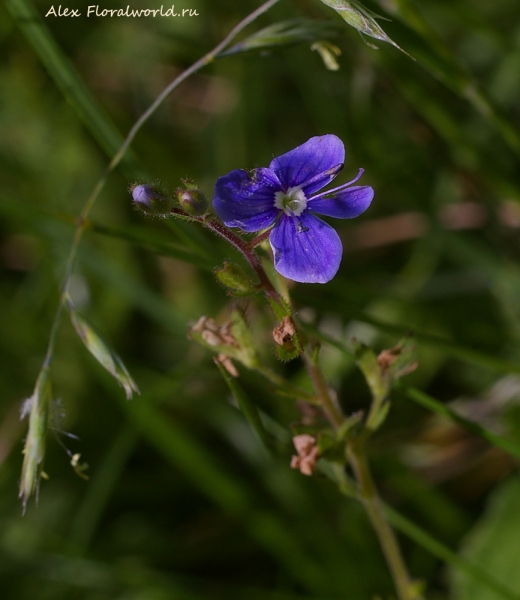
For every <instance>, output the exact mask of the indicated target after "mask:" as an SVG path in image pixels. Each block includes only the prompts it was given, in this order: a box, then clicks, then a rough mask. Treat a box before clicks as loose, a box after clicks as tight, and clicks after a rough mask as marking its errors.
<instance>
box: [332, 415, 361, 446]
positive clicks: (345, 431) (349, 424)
mask: <svg viewBox="0 0 520 600" xmlns="http://www.w3.org/2000/svg"><path fill="white" fill-rule="evenodd" d="M362 420H363V411H362V410H359V411H358V412H355V413H354V414H352V415H350V417H347V418H346V419H345V420H344V421H343V423H342V424H341V425H340V426H339V427H338V429H337V430H336V439H337V440H338V441H345V440H347V439H348V437H349V435H351V434H352V433H353V432H354V431H355V430H356V429H358V426H359V424H360V423H361V421H362Z"/></svg>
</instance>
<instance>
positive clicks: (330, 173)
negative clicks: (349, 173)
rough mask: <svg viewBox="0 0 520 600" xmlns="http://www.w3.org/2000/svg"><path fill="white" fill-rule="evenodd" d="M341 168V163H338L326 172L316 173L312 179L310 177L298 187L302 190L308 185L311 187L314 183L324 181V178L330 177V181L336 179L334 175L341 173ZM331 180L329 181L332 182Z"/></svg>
mask: <svg viewBox="0 0 520 600" xmlns="http://www.w3.org/2000/svg"><path fill="white" fill-rule="evenodd" d="M343 167H344V165H343V163H339V164H337V165H335V166H334V167H331V168H330V169H328V170H327V171H323V173H318V174H317V175H315V176H314V177H311V178H310V179H308V180H307V181H305V182H304V183H302V184H301V185H300V187H302V188H304V187H307V186H309V185H312V184H313V183H314V182H315V181H320V180H321V179H324V178H325V177H326V176H331V177H332V179H334V178H335V177H336V175H337V174H338V173H339V172H340V171H341V169H343ZM332 179H331V181H332Z"/></svg>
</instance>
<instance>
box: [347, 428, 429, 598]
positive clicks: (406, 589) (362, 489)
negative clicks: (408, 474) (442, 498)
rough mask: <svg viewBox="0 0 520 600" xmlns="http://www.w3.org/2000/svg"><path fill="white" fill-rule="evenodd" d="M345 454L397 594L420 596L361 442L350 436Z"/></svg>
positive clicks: (399, 596) (411, 596) (407, 596)
mask: <svg viewBox="0 0 520 600" xmlns="http://www.w3.org/2000/svg"><path fill="white" fill-rule="evenodd" d="M348 457H349V462H350V465H351V466H352V469H353V471H354V474H355V476H356V480H357V482H358V484H359V496H360V500H361V502H362V503H363V506H364V507H365V510H366V511H367V515H368V518H369V519H370V522H371V524H372V527H373V528H374V531H375V532H376V535H377V537H378V539H379V544H380V545H381V549H382V551H383V554H384V556H385V559H386V563H387V565H388V568H389V569H390V573H391V574H392V578H393V580H394V585H395V588H396V591H397V595H398V598H399V600H419V598H420V595H419V594H418V591H417V589H416V587H415V586H414V583H413V582H412V581H411V579H410V576H409V575H408V571H407V568H406V565H405V563H404V560H403V557H402V555H401V550H400V548H399V544H398V542H397V538H396V536H395V533H394V531H393V530H392V528H391V527H390V525H389V524H388V521H387V520H386V517H385V514H384V508H383V504H382V502H381V500H380V498H379V495H378V493H377V488H376V486H375V483H374V480H373V478H372V474H371V472H370V468H369V466H368V462H367V459H366V455H365V449H364V443H363V442H362V441H358V440H356V439H354V440H351V442H350V443H349V446H348Z"/></svg>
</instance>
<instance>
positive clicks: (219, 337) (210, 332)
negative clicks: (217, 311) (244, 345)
mask: <svg viewBox="0 0 520 600" xmlns="http://www.w3.org/2000/svg"><path fill="white" fill-rule="evenodd" d="M191 331H194V332H196V333H200V335H201V337H202V339H203V340H204V341H205V342H206V343H207V344H208V345H209V346H221V345H227V346H238V343H237V341H236V339H235V337H234V336H233V334H232V333H231V322H230V321H227V322H226V323H224V325H222V326H220V325H217V323H216V322H215V321H214V319H212V318H211V317H201V318H200V319H199V320H198V321H197V323H195V325H194V326H193V327H192V328H191Z"/></svg>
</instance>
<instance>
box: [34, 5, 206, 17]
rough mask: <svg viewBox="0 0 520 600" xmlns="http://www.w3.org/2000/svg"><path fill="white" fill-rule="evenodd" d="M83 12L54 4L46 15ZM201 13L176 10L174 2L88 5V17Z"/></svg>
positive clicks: (194, 15) (174, 15) (77, 14)
mask: <svg viewBox="0 0 520 600" xmlns="http://www.w3.org/2000/svg"><path fill="white" fill-rule="evenodd" d="M81 15H82V13H81V12H80V11H79V9H74V8H67V7H63V8H62V6H61V4H60V5H59V6H58V9H56V8H55V7H54V4H53V5H52V6H51V7H50V8H49V10H48V11H47V14H46V15H45V16H46V17H81ZM198 16H199V13H198V12H197V11H196V10H195V9H193V8H182V9H179V12H175V5H174V4H172V5H171V8H167V9H165V8H164V5H162V4H161V8H155V9H152V8H144V9H141V8H138V9H134V8H130V5H127V7H126V8H100V7H99V5H97V4H93V5H92V6H87V17H198Z"/></svg>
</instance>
